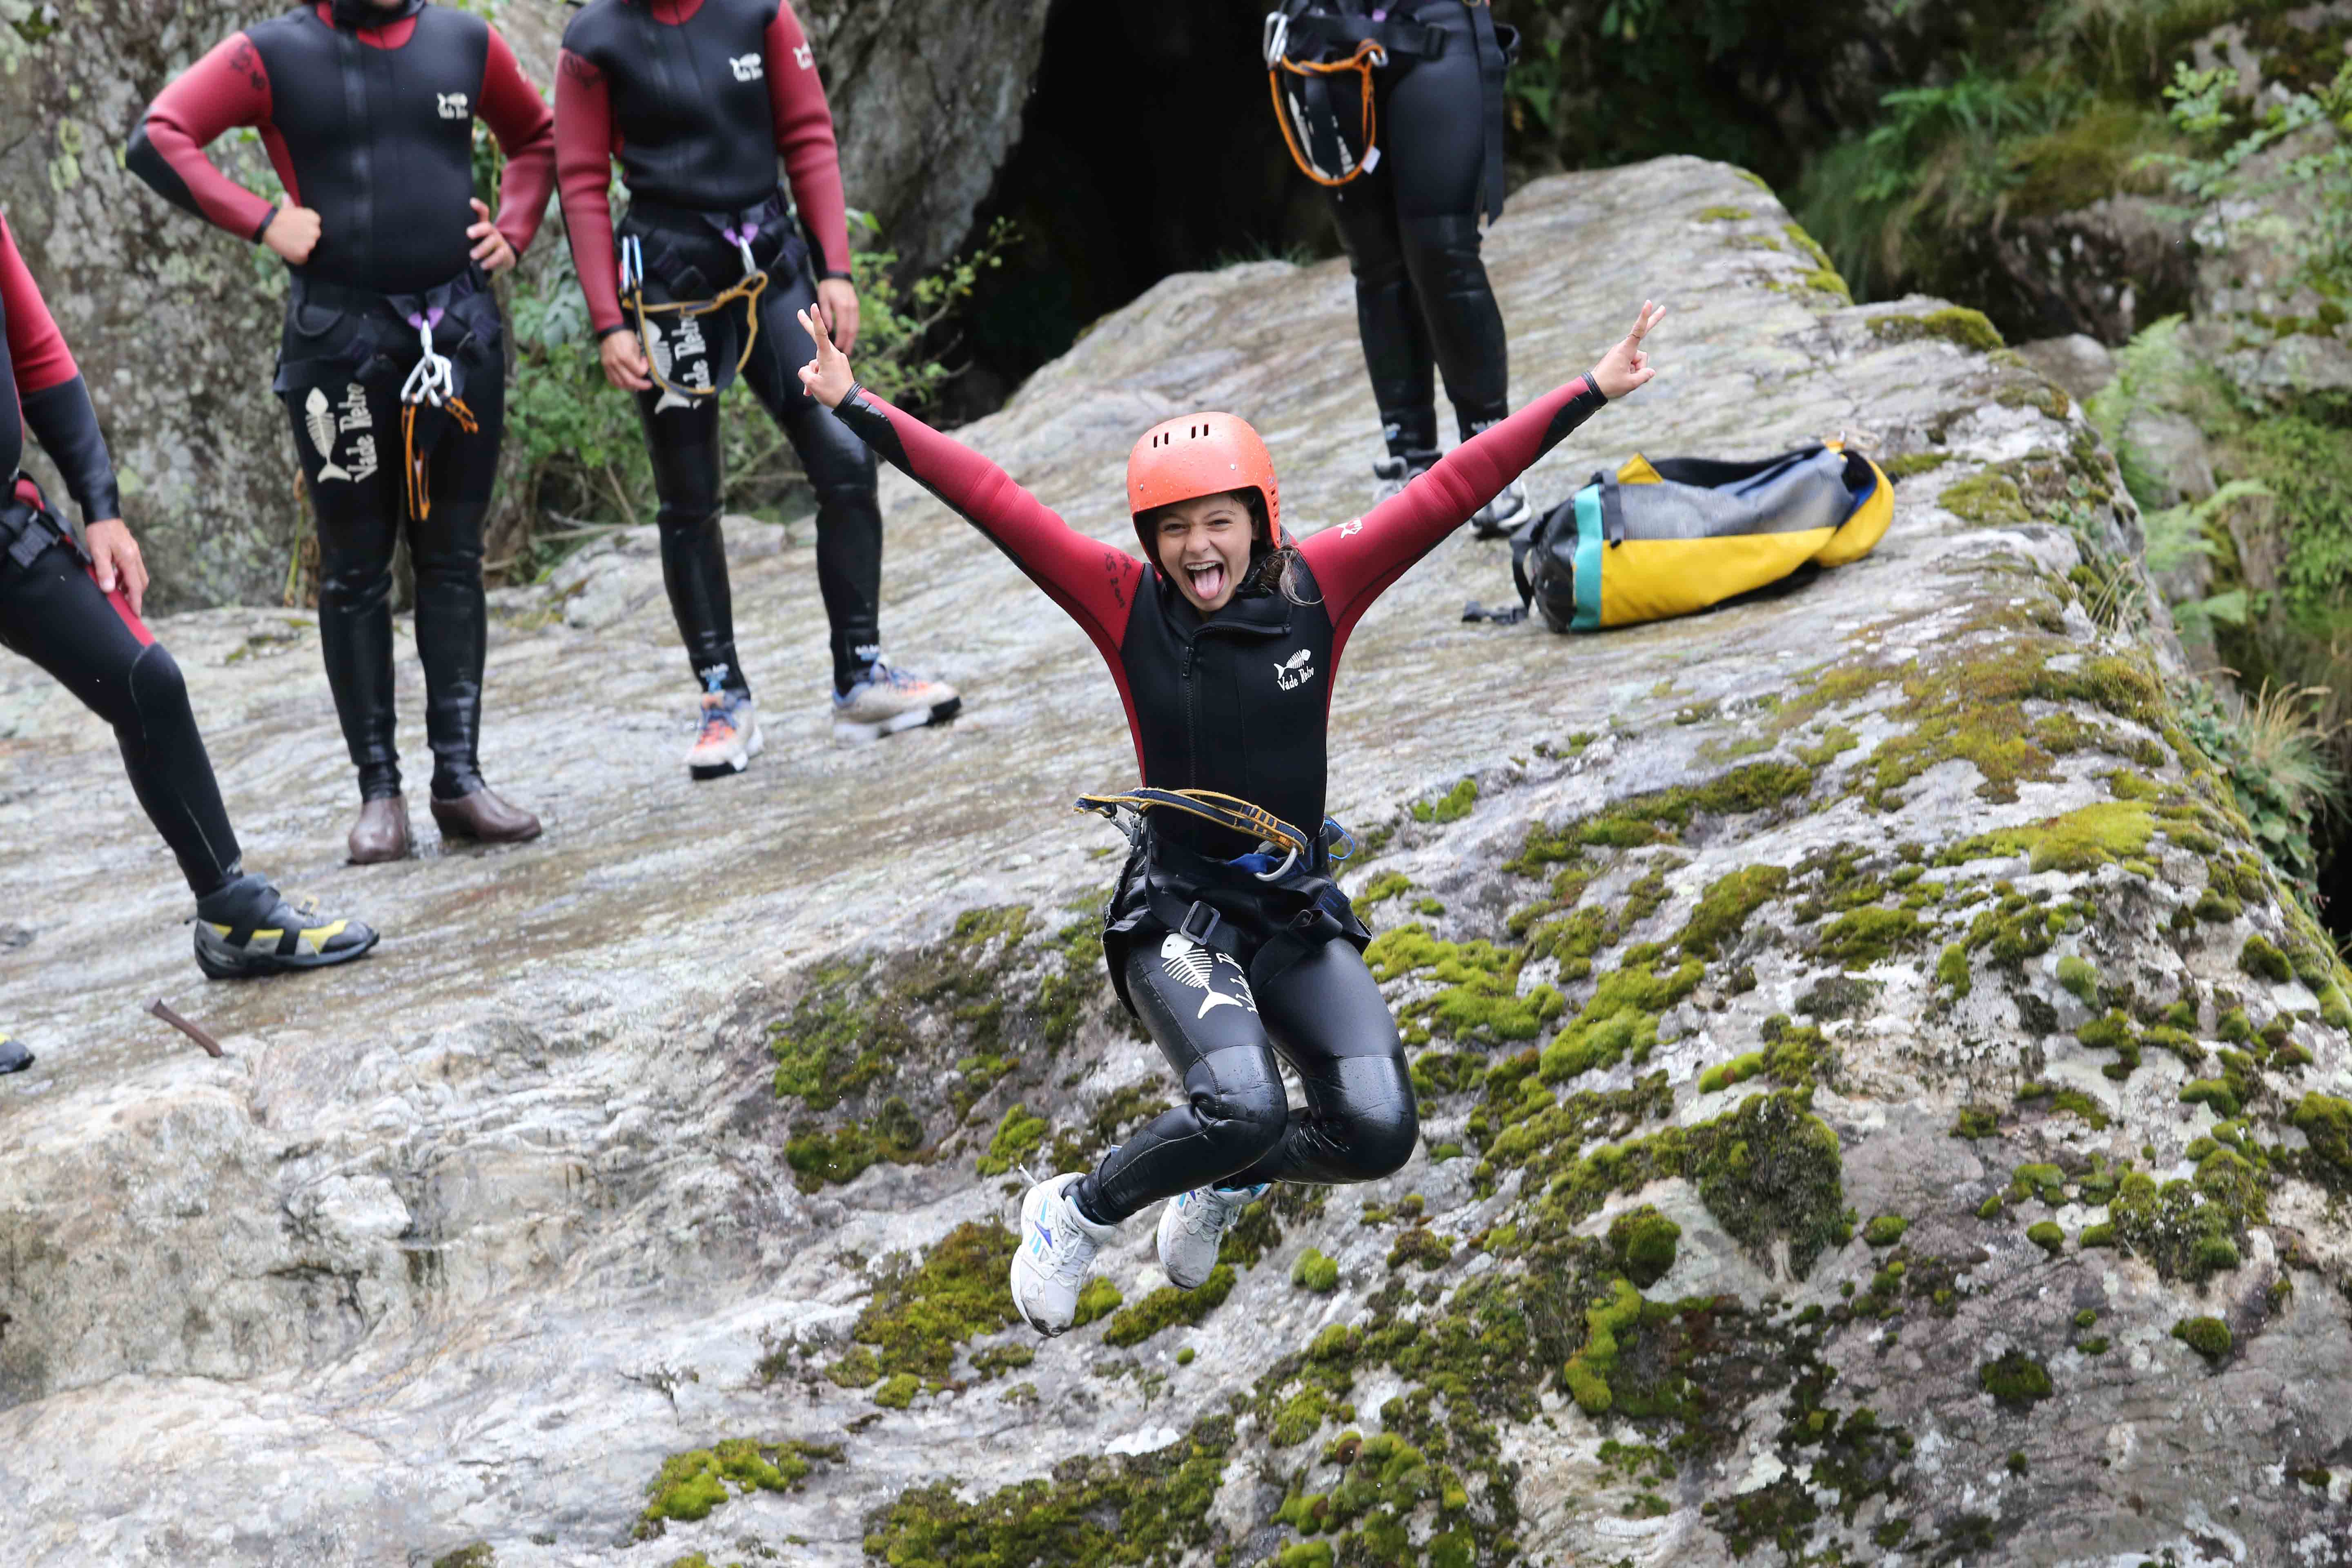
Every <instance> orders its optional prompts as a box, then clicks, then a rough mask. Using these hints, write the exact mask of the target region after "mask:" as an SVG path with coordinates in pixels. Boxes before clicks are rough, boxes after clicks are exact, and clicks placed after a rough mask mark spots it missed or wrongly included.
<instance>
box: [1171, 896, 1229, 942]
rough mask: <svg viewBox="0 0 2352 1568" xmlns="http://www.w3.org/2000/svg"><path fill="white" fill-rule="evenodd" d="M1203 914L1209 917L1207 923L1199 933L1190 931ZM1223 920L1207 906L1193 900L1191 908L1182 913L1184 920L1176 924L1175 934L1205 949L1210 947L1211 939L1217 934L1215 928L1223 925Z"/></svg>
mask: <svg viewBox="0 0 2352 1568" xmlns="http://www.w3.org/2000/svg"><path fill="white" fill-rule="evenodd" d="M1203 913H1205V914H1206V915H1207V916H1208V917H1209V918H1208V921H1207V922H1206V923H1204V924H1203V925H1202V927H1201V929H1200V930H1199V931H1194V930H1193V929H1192V924H1193V922H1194V921H1196V920H1198V919H1199V918H1200V917H1201V916H1202V914H1203ZM1224 920H1225V917H1224V916H1223V915H1221V914H1219V913H1218V912H1217V911H1216V910H1213V909H1211V908H1210V907H1209V906H1208V905H1207V904H1204V903H1202V902H1201V901H1200V900H1193V903H1192V908H1191V909H1189V910H1185V911H1184V918H1183V919H1182V920H1181V921H1177V922H1176V934H1177V935H1178V936H1181V937H1182V938H1183V939H1184V940H1185V941H1187V942H1194V943H1197V944H1198V945H1200V946H1202V947H1207V946H1209V945H1210V942H1211V939H1213V937H1215V935H1216V934H1217V928H1218V927H1219V926H1221V925H1223V923H1224Z"/></svg>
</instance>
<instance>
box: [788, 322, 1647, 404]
mask: <svg viewBox="0 0 2352 1568" xmlns="http://www.w3.org/2000/svg"><path fill="white" fill-rule="evenodd" d="M1665 319H1666V308H1665V307H1664V305H1654V304H1652V303H1651V302H1650V301H1649V300H1643V301H1642V309H1641V312H1640V313H1639V314H1638V315H1636V316H1635V317H1634V318H1633V331H1630V332H1627V333H1626V334H1625V336H1624V338H1623V339H1622V341H1621V342H1618V343H1617V344H1616V346H1614V347H1613V348H1612V349H1611V350H1610V351H1609V352H1608V353H1605V354H1602V355H1601V363H1599V364H1596V365H1594V366H1593V367H1592V384H1593V385H1595V386H1597V387H1599V388H1600V389H1601V396H1603V397H1605V398H1607V399H1609V400H1610V401H1611V402H1612V403H1614V402H1615V401H1617V399H1619V398H1621V397H1622V396H1624V395H1626V394H1627V393H1629V392H1631V391H1633V389H1634V388H1635V387H1637V386H1642V385H1644V384H1647V383H1648V381H1649V379H1650V378H1651V377H1652V376H1654V375H1655V374H1658V373H1657V372H1656V371H1655V370H1654V369H1653V368H1652V367H1651V364H1650V356H1649V355H1648V354H1645V353H1643V352H1642V340H1643V338H1645V337H1647V336H1649V335H1650V329H1651V328H1653V327H1654V326H1656V325H1657V324H1658V323H1659V322H1660V321H1664V320H1665ZM820 352H822V351H820ZM803 374H806V373H805V372H803Z"/></svg>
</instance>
